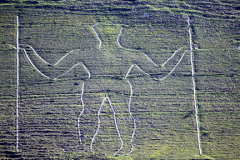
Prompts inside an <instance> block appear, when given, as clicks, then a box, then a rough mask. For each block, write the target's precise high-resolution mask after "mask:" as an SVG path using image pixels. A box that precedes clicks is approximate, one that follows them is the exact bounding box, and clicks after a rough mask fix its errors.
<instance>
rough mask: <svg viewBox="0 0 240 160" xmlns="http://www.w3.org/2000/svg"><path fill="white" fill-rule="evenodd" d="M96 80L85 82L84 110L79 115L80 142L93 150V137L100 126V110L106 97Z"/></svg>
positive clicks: (82, 99) (82, 98)
mask: <svg viewBox="0 0 240 160" xmlns="http://www.w3.org/2000/svg"><path fill="white" fill-rule="evenodd" d="M96 84H97V83H94V81H90V82H86V83H85V84H83V85H84V86H83V87H82V88H83V93H82V97H81V101H82V105H83V110H82V111H81V113H80V115H79V117H78V130H79V143H80V144H82V145H83V146H85V148H86V149H87V150H89V148H90V150H91V151H92V139H93V136H94V135H95V134H96V129H97V128H98V125H99V123H98V111H99V109H100V107H101V102H102V100H103V99H104V98H105V95H104V93H101V92H102V90H101V88H104V86H101V84H99V86H98V87H96V86H97V85H96Z"/></svg>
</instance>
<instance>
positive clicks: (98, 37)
mask: <svg viewBox="0 0 240 160" xmlns="http://www.w3.org/2000/svg"><path fill="white" fill-rule="evenodd" d="M97 24H98V23H96V24H94V25H93V26H92V29H93V31H94V33H95V34H96V36H97V38H98V40H99V42H100V43H99V46H98V49H100V47H101V44H102V41H101V40H100V38H99V36H98V34H97V32H96V31H95V29H94V28H93V27H94V26H95V25H97Z"/></svg>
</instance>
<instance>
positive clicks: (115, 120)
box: [90, 94, 123, 156]
mask: <svg viewBox="0 0 240 160" xmlns="http://www.w3.org/2000/svg"><path fill="white" fill-rule="evenodd" d="M105 100H108V102H109V104H110V106H111V109H112V111H113V114H114V122H115V126H116V129H117V132H118V136H119V139H120V141H121V146H120V148H119V149H118V150H117V152H115V153H114V154H113V155H114V156H115V155H116V154H117V153H118V152H119V151H121V150H122V148H123V140H122V137H121V134H120V131H119V129H118V125H117V119H116V113H115V110H114V108H113V106H112V103H111V101H110V98H109V97H108V95H107V94H106V96H105V98H104V99H103V101H102V104H101V106H100V108H99V111H98V128H97V130H96V133H95V134H94V136H93V138H92V142H91V145H90V150H91V152H92V151H93V149H92V146H93V142H94V140H95V138H96V135H97V134H98V131H99V128H100V125H101V121H100V113H101V109H102V106H103V104H104V102H105Z"/></svg>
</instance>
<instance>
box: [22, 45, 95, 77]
mask: <svg viewBox="0 0 240 160" xmlns="http://www.w3.org/2000/svg"><path fill="white" fill-rule="evenodd" d="M20 45H24V46H27V47H30V48H31V50H32V51H33V52H34V54H35V55H36V56H37V57H38V58H39V59H40V60H42V61H43V62H44V63H46V64H48V65H52V66H56V65H58V64H59V63H60V62H61V61H62V60H63V59H64V58H65V57H66V56H67V55H69V54H70V53H72V52H74V51H77V50H80V49H76V50H73V51H70V52H68V53H67V54H66V55H64V56H63V57H62V58H60V60H59V61H57V62H56V63H55V64H50V63H48V62H47V61H45V60H44V59H43V58H42V57H41V56H39V55H38V53H37V52H36V51H35V50H34V48H33V47H32V46H30V45H27V44H20ZM20 49H22V50H23V51H24V53H25V55H26V57H27V59H28V61H29V62H30V63H31V65H32V66H33V68H34V69H35V70H36V71H37V72H39V73H40V74H41V75H42V76H44V77H45V78H47V79H51V78H50V77H48V76H47V75H45V74H43V73H42V72H41V71H40V70H39V69H37V67H36V66H35V65H34V64H33V62H32V61H31V59H30V58H29V56H28V54H27V51H26V50H25V49H24V48H20ZM79 64H81V65H82V66H83V68H84V69H85V70H86V71H87V73H88V78H90V77H91V74H90V72H89V70H88V69H87V67H86V66H85V65H84V64H83V63H82V62H78V63H77V64H75V65H73V66H72V67H71V68H70V69H69V70H67V71H66V72H64V73H63V74H61V75H59V76H57V77H55V78H54V80H56V79H58V78H59V77H61V76H64V75H65V74H67V73H68V72H69V71H71V70H72V69H73V68H75V67H76V66H77V65H79Z"/></svg>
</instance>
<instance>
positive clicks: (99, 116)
mask: <svg viewBox="0 0 240 160" xmlns="http://www.w3.org/2000/svg"><path fill="white" fill-rule="evenodd" d="M106 99H107V97H105V98H104V99H103V101H102V104H101V107H100V108H99V110H98V128H97V131H96V133H95V134H94V136H93V138H92V142H91V145H90V150H91V152H92V151H93V150H92V145H93V142H94V139H95V137H96V135H97V133H98V131H99V128H100V116H99V115H100V112H101V109H102V106H103V104H104V101H105V100H106Z"/></svg>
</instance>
